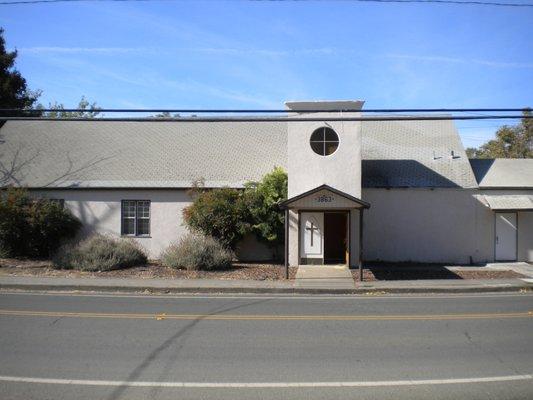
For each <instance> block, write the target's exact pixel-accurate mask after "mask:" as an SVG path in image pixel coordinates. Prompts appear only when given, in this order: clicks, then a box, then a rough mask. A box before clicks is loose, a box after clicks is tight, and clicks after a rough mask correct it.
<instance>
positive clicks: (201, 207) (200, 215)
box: [183, 188, 250, 250]
mask: <svg viewBox="0 0 533 400" xmlns="http://www.w3.org/2000/svg"><path fill="white" fill-rule="evenodd" d="M193 195H195V196H196V197H195V199H194V202H193V203H192V204H191V205H190V206H188V207H187V208H185V209H184V210H183V219H184V221H185V224H186V225H187V226H188V227H189V228H190V229H191V231H193V232H196V233H199V234H203V235H206V236H211V237H213V238H215V239H217V240H218V241H219V242H220V243H221V244H222V245H223V246H224V247H226V248H229V249H232V250H234V249H235V247H236V246H237V243H238V242H239V241H240V240H241V239H242V238H243V237H244V235H245V234H246V233H247V232H248V231H249V229H250V225H249V217H248V215H249V212H248V209H247V208H246V205H245V204H244V202H243V201H242V196H243V191H242V190H237V189H230V188H222V189H209V190H207V189H200V190H198V191H196V192H194V194H193Z"/></svg>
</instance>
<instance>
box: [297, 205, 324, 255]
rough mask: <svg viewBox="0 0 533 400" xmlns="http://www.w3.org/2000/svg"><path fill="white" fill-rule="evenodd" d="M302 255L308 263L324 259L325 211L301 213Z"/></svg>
mask: <svg viewBox="0 0 533 400" xmlns="http://www.w3.org/2000/svg"><path fill="white" fill-rule="evenodd" d="M300 257H301V258H303V259H306V260H307V261H308V262H306V263H307V264H311V263H317V264H322V263H323V261H324V213H321V212H302V213H300Z"/></svg>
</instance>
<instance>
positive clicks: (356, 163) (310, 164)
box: [287, 112, 361, 198]
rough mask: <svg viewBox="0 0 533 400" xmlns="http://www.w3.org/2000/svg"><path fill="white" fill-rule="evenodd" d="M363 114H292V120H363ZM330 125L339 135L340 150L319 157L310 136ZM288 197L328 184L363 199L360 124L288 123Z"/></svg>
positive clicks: (340, 122) (333, 122)
mask: <svg viewBox="0 0 533 400" xmlns="http://www.w3.org/2000/svg"><path fill="white" fill-rule="evenodd" d="M360 116H361V114H360V113H345V114H339V113H326V112H324V113H315V114H305V113H301V114H300V113H299V114H292V113H291V114H290V117H295V118H296V117H313V118H318V117H324V118H326V117H337V118H338V117H360ZM324 126H328V127H330V128H332V129H333V130H334V131H335V132H336V133H337V135H338V136H339V147H338V148H337V150H336V151H335V152H334V153H333V154H331V155H329V156H321V155H318V154H316V153H315V152H314V151H313V150H312V149H311V146H310V143H309V140H310V138H311V134H312V133H313V132H314V131H315V130H316V129H318V128H321V127H324ZM287 154H288V160H287V161H288V166H287V169H288V171H287V172H288V176H289V188H288V192H289V198H290V197H294V196H297V195H299V194H301V193H304V192H306V191H308V190H311V189H314V188H316V187H318V186H320V185H323V184H327V185H329V186H331V187H333V188H335V189H338V190H341V191H343V192H345V193H348V194H350V195H352V196H355V197H357V198H361V123H360V122H347V121H327V122H326V121H324V122H321V121H318V122H288V152H287Z"/></svg>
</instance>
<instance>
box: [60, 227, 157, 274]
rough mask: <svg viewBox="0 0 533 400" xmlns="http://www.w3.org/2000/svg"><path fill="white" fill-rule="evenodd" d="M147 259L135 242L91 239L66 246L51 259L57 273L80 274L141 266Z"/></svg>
mask: <svg viewBox="0 0 533 400" xmlns="http://www.w3.org/2000/svg"><path fill="white" fill-rule="evenodd" d="M147 261H148V260H147V257H146V254H145V253H144V251H143V250H142V249H141V247H140V246H139V245H138V244H137V242H135V241H133V240H131V239H115V238H112V237H109V236H103V235H93V236H91V237H89V238H87V239H85V240H83V241H82V242H79V243H75V244H67V245H65V246H63V247H61V248H60V249H59V251H58V252H57V254H56V256H55V257H54V259H53V263H54V266H55V267H56V268H59V269H77V270H80V271H111V270H114V269H122V268H130V267H134V266H137V265H144V264H146V262H147Z"/></svg>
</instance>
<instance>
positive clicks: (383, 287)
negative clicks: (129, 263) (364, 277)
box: [0, 276, 533, 294]
mask: <svg viewBox="0 0 533 400" xmlns="http://www.w3.org/2000/svg"><path fill="white" fill-rule="evenodd" d="M0 289H16V290H38V291H87V292H89V291H96V292H129V293H133V292H149V293H271V294H275V293H286V294H357V293H359V294H372V293H468V292H502V291H510V292H516V291H520V290H533V279H479V280H473V279H472V280H460V279H452V280H445V279H440V280H412V281H376V282H363V283H361V284H359V283H356V284H355V287H354V288H331V287H328V286H320V285H314V286H313V287H312V288H309V287H298V286H297V285H296V283H295V281H252V280H214V279H125V278H120V279H113V278H41V277H14V276H4V277H0Z"/></svg>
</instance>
